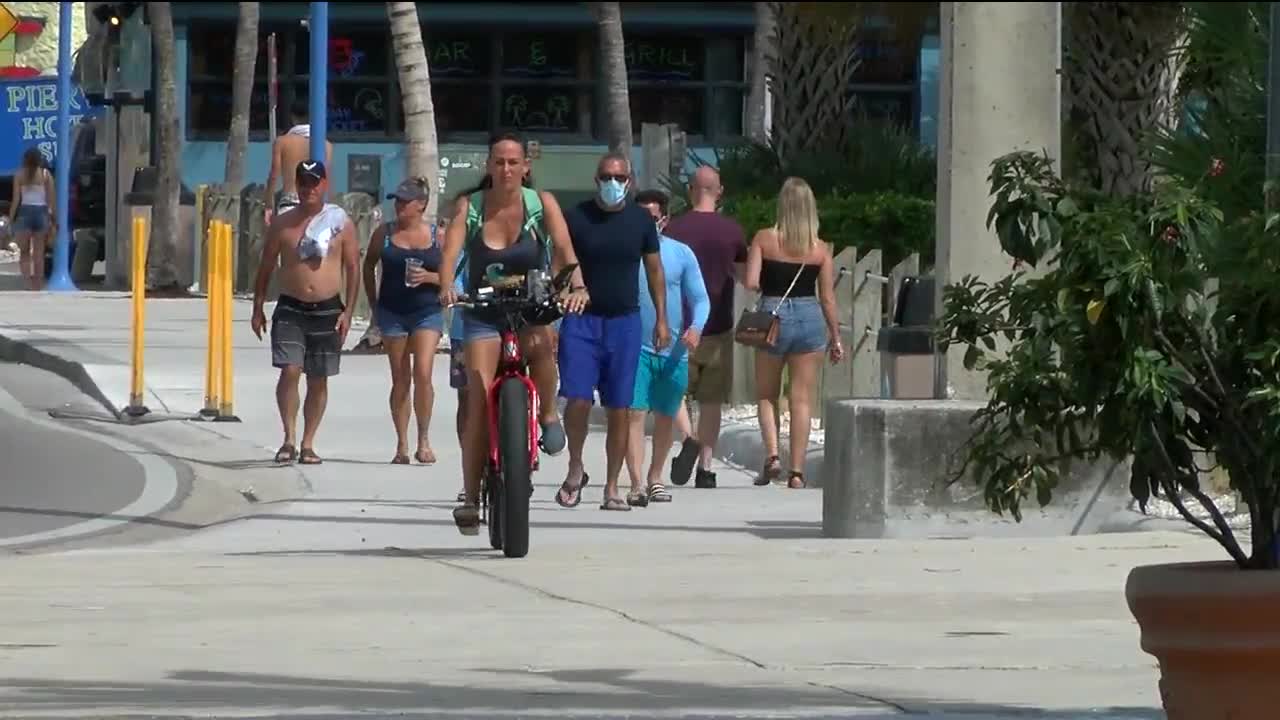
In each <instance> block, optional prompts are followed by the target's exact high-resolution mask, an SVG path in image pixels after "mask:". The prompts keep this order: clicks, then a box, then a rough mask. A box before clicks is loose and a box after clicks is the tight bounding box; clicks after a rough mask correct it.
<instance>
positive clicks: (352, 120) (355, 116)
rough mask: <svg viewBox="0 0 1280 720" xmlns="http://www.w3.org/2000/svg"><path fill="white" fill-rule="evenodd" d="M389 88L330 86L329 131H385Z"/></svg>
mask: <svg viewBox="0 0 1280 720" xmlns="http://www.w3.org/2000/svg"><path fill="white" fill-rule="evenodd" d="M386 92H387V88H386V85H385V84H383V83H377V84H368V85H366V84H364V83H359V84H353V85H345V84H344V85H330V86H329V108H328V113H329V130H330V132H386V131H387V112H388V110H387V100H386Z"/></svg>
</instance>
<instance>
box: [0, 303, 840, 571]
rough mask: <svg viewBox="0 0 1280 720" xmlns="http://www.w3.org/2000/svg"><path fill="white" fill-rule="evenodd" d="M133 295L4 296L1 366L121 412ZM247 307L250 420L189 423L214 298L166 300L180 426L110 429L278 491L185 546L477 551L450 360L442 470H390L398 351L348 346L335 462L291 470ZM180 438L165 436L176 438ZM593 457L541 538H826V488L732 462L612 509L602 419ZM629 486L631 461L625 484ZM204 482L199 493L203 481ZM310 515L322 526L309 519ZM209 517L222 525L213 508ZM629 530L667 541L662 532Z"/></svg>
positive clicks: (160, 401)
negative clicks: (467, 522) (292, 488)
mask: <svg viewBox="0 0 1280 720" xmlns="http://www.w3.org/2000/svg"><path fill="white" fill-rule="evenodd" d="M129 303H130V300H129V298H128V296H127V295H124V294H120V293H79V294H73V295H52V294H47V293H0V361H3V360H8V361H16V362H25V363H29V364H33V365H36V366H38V367H43V368H45V369H48V370H50V371H52V372H56V373H58V374H61V375H63V376H64V377H67V378H69V379H70V380H71V381H72V382H75V383H77V384H78V385H79V387H81V389H82V390H83V391H85V392H86V393H88V394H89V395H91V396H93V397H96V398H98V400H99V402H100V403H102V404H104V405H105V406H108V407H111V408H115V409H122V408H123V407H124V406H126V405H127V403H128V394H129V365H128V359H129V333H128V328H129ZM234 310H235V322H234V324H233V329H234V343H233V347H234V354H235V360H234V366H235V381H236V387H235V414H236V415H237V416H238V417H239V418H240V419H241V422H238V423H211V422H201V421H190V422H189V421H187V420H186V419H187V418H193V417H195V416H196V415H197V414H198V412H199V410H200V409H201V407H202V405H203V399H204V374H205V373H204V367H205V351H204V348H205V345H206V329H205V328H206V326H205V311H206V304H205V302H204V301H203V300H201V299H182V300H163V299H155V300H149V301H148V304H147V331H146V339H147V342H146V357H145V366H144V367H145V370H146V374H145V380H146V386H147V389H148V392H147V398H148V400H147V402H148V405H149V406H150V408H151V409H152V412H153V419H155V418H159V417H165V416H168V417H171V418H178V419H179V420H180V422H169V423H159V424H155V425H146V424H142V425H127V424H124V425H122V424H118V423H113V422H99V423H97V425H98V427H99V428H100V430H101V431H102V432H110V433H115V434H117V435H119V436H120V437H121V438H122V439H124V440H129V439H131V438H136V437H148V436H150V435H152V434H156V433H165V434H168V435H171V436H174V435H177V436H181V438H180V441H181V442H182V444H183V445H184V447H183V452H181V453H175V455H177V456H178V457H180V458H187V459H190V458H196V459H201V460H203V459H204V458H203V457H202V456H198V455H197V454H196V453H195V452H193V451H195V450H197V449H199V448H202V447H209V448H212V447H220V448H222V449H224V450H225V452H223V453H222V455H221V456H219V457H218V458H217V460H216V461H214V462H216V465H214V466H213V467H215V468H216V469H218V470H224V471H225V470H233V471H234V475H235V477H236V479H238V480H239V482H240V485H241V486H242V487H237V488H236V489H237V490H239V489H242V488H247V487H252V488H254V489H262V488H266V490H265V491H262V492H258V493H257V494H258V495H259V499H260V500H261V501H262V502H259V503H257V504H255V505H253V506H252V507H243V503H241V504H240V506H237V507H235V508H234V510H235V512H234V513H230V514H228V515H227V517H241V516H243V515H245V514H246V513H248V514H250V515H252V521H251V522H242V523H238V524H237V525H236V526H235V527H234V528H230V529H227V528H221V527H219V528H216V529H210V530H209V531H206V532H203V533H200V534H197V535H192V536H190V537H186V538H184V539H182V542H187V543H191V544H192V545H191V546H192V547H196V546H199V547H202V548H205V547H217V548H219V549H228V548H231V547H234V548H239V549H274V550H298V549H313V548H315V547H317V544H316V543H320V546H324V543H325V542H332V540H333V539H334V538H335V537H341V538H346V539H348V540H349V541H350V542H352V543H354V544H355V545H354V546H355V547H359V546H360V544H361V543H375V544H378V546H380V545H394V544H401V545H403V544H414V543H420V542H422V541H423V540H424V539H425V538H424V535H423V533H424V532H429V533H430V536H429V537H430V539H432V540H433V541H436V542H438V543H441V544H442V545H443V546H457V547H469V546H472V545H474V543H475V540H474V539H466V538H462V537H460V536H459V535H458V533H457V531H456V529H455V528H454V527H453V522H452V519H451V518H450V515H449V511H450V509H451V508H452V507H453V505H454V496H455V495H456V494H457V492H458V490H459V489H461V485H462V480H461V457H460V454H459V449H458V443H457V440H456V438H455V435H454V415H455V411H456V394H455V393H454V392H453V391H452V389H450V388H449V385H448V367H447V356H445V355H443V354H441V355H437V356H436V364H435V367H434V372H433V377H434V378H435V383H434V387H435V388H436V397H435V410H434V415H433V420H432V425H431V438H432V443H433V446H434V449H435V452H436V455H437V458H438V463H437V464H436V465H434V466H431V467H423V466H420V465H411V466H392V465H390V464H389V461H390V459H391V457H392V455H393V454H394V450H395V436H394V432H393V429H392V425H391V419H390V414H389V411H388V409H387V393H388V391H389V390H390V376H389V373H388V369H387V360H386V357H385V356H382V355H347V356H344V357H343V360H342V373H341V375H340V376H338V377H336V378H334V379H333V380H331V382H330V390H329V405H328V410H327V413H326V416H325V420H324V423H323V425H322V427H321V429H320V432H319V435H318V437H317V441H316V449H317V452H318V453H319V454H320V455H321V456H322V457H323V458H324V459H325V463H324V464H323V465H318V466H300V465H295V466H293V467H291V468H276V467H273V466H272V464H271V463H270V460H271V458H272V456H273V455H274V454H275V450H276V448H277V447H278V446H279V444H280V441H281V430H280V423H279V419H278V417H277V411H276V405H275V396H274V389H275V383H276V376H277V373H276V371H275V370H274V369H272V368H271V366H270V348H269V344H268V342H267V340H266V339H265V338H264V340H263V341H259V340H258V339H257V338H256V337H254V336H253V333H252V331H251V330H250V328H249V314H250V310H251V306H250V303H249V302H248V301H245V300H240V301H238V302H236V303H235V307H234ZM359 337H360V330H359V328H357V329H354V330H353V331H352V332H351V333H350V335H349V337H348V346H351V345H354V344H355V343H356V342H357V341H358V339H359ZM98 415H99V416H101V417H103V418H106V419H108V420H109V419H110V418H109V417H108V416H107V413H106V412H105V411H101V410H99V411H98ZM299 431H301V419H299ZM177 440H178V439H175V438H174V437H168V438H165V442H168V443H173V442H175V441H177ZM211 441H215V442H211ZM229 448H234V449H233V450H228V449H229ZM584 457H585V461H586V465H587V472H588V474H589V475H590V476H591V477H592V481H591V483H590V485H589V486H588V487H587V490H586V492H585V493H584V500H583V503H582V506H581V507H580V508H578V509H577V510H575V511H573V512H568V511H564V510H563V509H561V508H559V507H558V506H557V505H556V504H555V503H554V501H553V497H554V493H555V488H556V487H557V486H558V485H559V484H560V482H561V481H562V480H563V479H564V476H565V473H566V472H567V470H568V453H563V454H562V455H561V456H560V457H556V458H549V457H544V458H543V461H542V468H541V469H540V470H539V472H538V473H536V474H535V478H534V480H535V483H536V485H537V490H536V493H535V495H534V498H533V502H534V509H533V521H534V522H535V523H537V524H539V531H538V534H537V536H536V538H535V540H534V543H535V547H536V546H537V545H539V544H547V543H559V542H567V543H576V542H580V541H581V540H582V533H583V532H587V533H588V534H589V533H591V532H600V533H606V534H608V533H610V531H611V530H612V529H613V528H615V527H631V528H634V529H636V530H639V531H646V530H651V531H653V532H656V533H660V534H661V535H662V537H664V538H667V539H671V538H677V537H680V538H683V539H685V540H692V539H695V538H702V537H705V536H706V534H707V533H718V534H720V535H723V536H725V537H726V538H730V539H733V540H735V541H736V540H746V541H758V540H759V539H760V538H761V537H774V536H777V535H778V534H780V533H781V534H789V535H792V536H795V535H800V536H807V537H817V536H818V535H819V523H820V520H821V494H820V491H816V490H807V491H788V490H786V489H785V488H778V487H767V488H755V487H752V485H751V477H750V476H749V475H748V474H747V473H744V472H741V471H740V470H739V469H736V468H734V467H732V466H721V467H720V468H719V473H720V487H719V488H718V489H717V490H714V491H699V490H695V489H693V488H692V485H690V486H687V487H684V488H673V492H674V493H675V495H676V500H675V502H673V503H671V504H670V505H666V506H661V507H658V506H655V507H651V508H648V509H647V510H644V511H636V512H628V513H617V512H609V513H604V512H600V511H598V510H597V509H596V507H597V506H598V505H599V503H600V501H601V499H602V494H601V493H602V487H603V476H604V474H605V468H604V459H605V454H604V432H603V428H593V429H592V431H591V434H590V435H589V436H588V438H587V445H586V448H585V451H584ZM198 467H199V466H197V469H198ZM664 477H665V472H664ZM282 480H288V481H289V482H294V483H295V484H297V486H298V487H299V490H298V491H297V492H293V493H290V492H289V486H288V485H282V484H281V482H282ZM627 482H628V480H626V473H625V470H624V471H623V483H624V485H625V484H626V483H627ZM196 486H197V490H198V489H199V486H200V484H199V483H196ZM271 501H280V502H271ZM372 504H376V506H377V509H378V510H379V520H378V521H376V522H372V521H370V520H369V518H370V517H371V512H370V510H371V507H372ZM424 511H426V512H424ZM584 513H585V514H586V515H585V516H584ZM300 517H305V518H308V522H307V523H298V522H297V521H296V518H300ZM204 518H205V519H206V520H208V519H215V520H216V519H217V518H216V517H214V518H211V517H210V516H209V515H208V514H206V515H205V516H204ZM620 537H622V538H626V539H630V540H635V541H639V542H652V540H653V538H652V537H649V533H646V532H638V533H627V534H624V535H622V536H620Z"/></svg>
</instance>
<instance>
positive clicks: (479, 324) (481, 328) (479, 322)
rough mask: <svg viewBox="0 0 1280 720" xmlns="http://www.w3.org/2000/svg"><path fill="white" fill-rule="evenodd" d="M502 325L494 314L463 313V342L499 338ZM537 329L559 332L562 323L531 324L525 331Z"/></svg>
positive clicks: (467, 311)
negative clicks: (543, 328) (542, 328)
mask: <svg viewBox="0 0 1280 720" xmlns="http://www.w3.org/2000/svg"><path fill="white" fill-rule="evenodd" d="M502 324H503V322H502V321H501V320H498V319H497V317H496V316H495V315H494V314H493V313H492V312H487V313H484V314H481V313H478V312H476V311H474V310H466V311H464V312H463V313H462V339H463V342H471V341H472V340H487V339H489V338H498V337H500V336H501V335H502V331H501V327H502ZM535 327H550V328H551V329H552V330H559V329H560V321H559V320H556V321H555V322H553V323H540V322H530V323H528V324H526V325H525V329H528V328H535Z"/></svg>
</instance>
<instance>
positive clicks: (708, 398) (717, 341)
mask: <svg viewBox="0 0 1280 720" xmlns="http://www.w3.org/2000/svg"><path fill="white" fill-rule="evenodd" d="M732 390H733V331H732V330H729V331H727V332H723V333H720V334H719V335H712V336H710V337H704V338H702V342H700V343H698V347H697V349H696V350H694V351H693V356H692V357H690V358H689V392H688V395H689V397H690V398H692V399H693V400H695V401H697V402H700V403H714V404H717V405H725V404H728V402H729V393H730V391H732Z"/></svg>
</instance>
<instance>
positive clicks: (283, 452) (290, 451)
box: [276, 443, 298, 464]
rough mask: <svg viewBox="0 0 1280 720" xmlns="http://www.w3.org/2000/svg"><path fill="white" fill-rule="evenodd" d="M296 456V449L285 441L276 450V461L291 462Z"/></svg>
mask: <svg viewBox="0 0 1280 720" xmlns="http://www.w3.org/2000/svg"><path fill="white" fill-rule="evenodd" d="M297 458H298V449H297V448H295V447H294V446H293V445H291V444H290V443H285V444H283V445H281V446H280V449H279V450H277V451H276V462H278V463H281V464H285V463H291V462H293V461H294V460H296V459H297Z"/></svg>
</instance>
